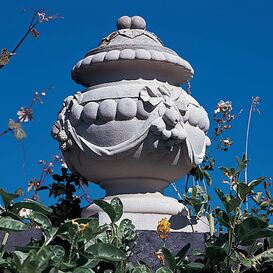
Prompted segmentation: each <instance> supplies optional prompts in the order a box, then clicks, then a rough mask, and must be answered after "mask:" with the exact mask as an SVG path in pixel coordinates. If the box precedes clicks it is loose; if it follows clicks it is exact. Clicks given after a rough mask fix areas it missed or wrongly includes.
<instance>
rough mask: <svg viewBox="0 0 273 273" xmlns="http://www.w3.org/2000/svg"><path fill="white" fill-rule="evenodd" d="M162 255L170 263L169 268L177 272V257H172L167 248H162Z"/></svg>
mask: <svg viewBox="0 0 273 273" xmlns="http://www.w3.org/2000/svg"><path fill="white" fill-rule="evenodd" d="M161 250H162V253H163V255H164V257H165V260H166V261H167V262H168V264H169V267H170V268H171V270H173V271H175V269H176V261H175V257H174V256H173V255H172V253H171V252H170V251H169V250H168V249H167V248H165V247H162V249H161Z"/></svg>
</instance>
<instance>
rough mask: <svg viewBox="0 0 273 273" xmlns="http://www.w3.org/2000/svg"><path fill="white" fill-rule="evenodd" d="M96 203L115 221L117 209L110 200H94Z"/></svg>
mask: <svg viewBox="0 0 273 273" xmlns="http://www.w3.org/2000/svg"><path fill="white" fill-rule="evenodd" d="M94 204H96V205H97V206H99V207H100V208H101V209H102V210H103V211H104V212H106V213H107V215H108V216H109V217H110V219H111V221H112V222H115V219H116V212H115V209H114V208H113V207H112V206H111V205H110V204H109V203H108V202H106V201H104V200H94Z"/></svg>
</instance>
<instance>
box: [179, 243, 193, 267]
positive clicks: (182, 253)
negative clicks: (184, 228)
mask: <svg viewBox="0 0 273 273" xmlns="http://www.w3.org/2000/svg"><path fill="white" fill-rule="evenodd" d="M190 247H191V244H190V243H188V244H186V245H185V246H183V247H182V248H181V249H180V250H179V252H178V253H177V254H176V258H177V261H176V263H177V265H179V263H181V262H183V260H184V259H185V257H186V255H187V252H188V251H189V249H190Z"/></svg>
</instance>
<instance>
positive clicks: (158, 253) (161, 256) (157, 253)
mask: <svg viewBox="0 0 273 273" xmlns="http://www.w3.org/2000/svg"><path fill="white" fill-rule="evenodd" d="M155 257H156V259H157V260H158V261H159V262H160V263H161V264H162V265H164V262H165V256H164V254H163V253H162V251H161V249H159V250H158V251H155Z"/></svg>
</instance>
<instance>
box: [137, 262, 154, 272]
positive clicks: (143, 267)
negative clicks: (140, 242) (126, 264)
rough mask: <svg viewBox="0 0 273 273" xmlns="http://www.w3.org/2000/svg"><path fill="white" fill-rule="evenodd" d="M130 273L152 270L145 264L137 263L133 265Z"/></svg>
mask: <svg viewBox="0 0 273 273" xmlns="http://www.w3.org/2000/svg"><path fill="white" fill-rule="evenodd" d="M132 273H152V271H151V270H150V269H149V268H148V267H147V266H145V265H143V264H142V265H139V266H137V267H135V269H134V270H133V272H132Z"/></svg>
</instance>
